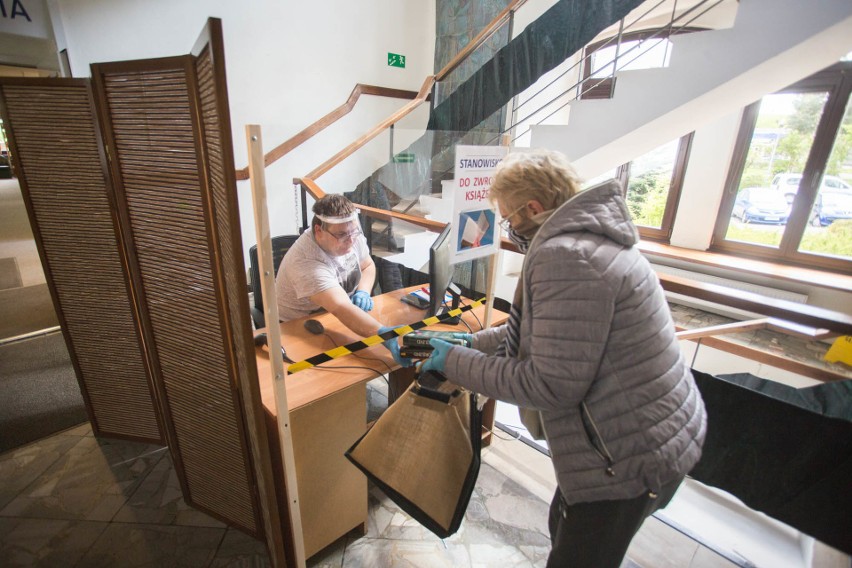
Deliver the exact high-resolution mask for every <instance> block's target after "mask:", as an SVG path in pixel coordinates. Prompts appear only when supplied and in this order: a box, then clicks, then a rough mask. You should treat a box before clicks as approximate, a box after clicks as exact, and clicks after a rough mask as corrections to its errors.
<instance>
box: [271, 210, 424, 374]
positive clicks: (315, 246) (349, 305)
mask: <svg viewBox="0 0 852 568" xmlns="http://www.w3.org/2000/svg"><path fill="white" fill-rule="evenodd" d="M312 211H313V213H314V217H313V220H312V221H311V228H310V230H309V231H305V232H304V233H303V234H302V235H301V236H300V237H299V238H298V239H297V240H296V242H295V243H293V246H292V247H290V250H288V251H287V254H286V255H284V259H283V260H282V261H281V265H280V266H279V268H278V274H277V275H276V278H275V291H276V294H277V296H278V314H279V317H280V318H281V321H289V320H292V319H296V318H300V317H304V316H307V315H310V314H312V313H314V312H318V311H321V310H325V311H327V312H329V313H331V314H333V315H334V316H335V317H336V318H337V319H339V320H340V322H341V323H343V325H345V326H346V327H348V328H349V329H351V330H352V331H353V332H355V333H357V334H358V335H360V336H361V337H368V336H371V335H375V334H377V333H383V332H384V331H387V330H389V329H391V328H390V327H386V326H384V325H382V323H381V322H379V321H378V320H376V319H375V318H374V317H372V316H371V315H370V314H369V312H370V311H371V310H372V309H373V300H372V298H371V297H370V291H371V290H372V288H373V282H374V281H375V279H376V265H375V264H374V263H373V259H372V258H370V251H369V249H368V247H367V239H366V238H365V237H364V235H363V233H362V232H361V225H360V224H359V222H358V211H357V210H356V208H355V206H354V205H353V204H352V202H351V201H349V200H348V199H346V198H345V197H344V196H342V195H337V194H330V195H326V196H324V197H322V198H321V199H319V200H317V202H316V203H314V206H313V209H312ZM385 347H387V348H388V349H389V350H390V351H391V353H392V354H393V357H394V359H395V360H396V361H397V363H399V364H401V365H403V366H406V367H407V366H409V365H410V364H411V362H410V360H408V359H403V358H401V357H400V355H399V343H398V341H397V340H396V339H393V340H388V341H386V342H385Z"/></svg>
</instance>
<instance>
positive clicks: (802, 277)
mask: <svg viewBox="0 0 852 568" xmlns="http://www.w3.org/2000/svg"><path fill="white" fill-rule="evenodd" d="M639 250H641V251H642V252H643V253H645V254H646V255H648V256H652V257H661V258H669V259H673V260H679V261H683V262H692V263H695V264H701V265H704V266H709V267H713V268H720V269H725V270H732V271H735V272H741V273H743V274H750V275H754V276H762V277H767V278H775V279H778V280H784V281H787V282H791V283H795V284H804V285H807V286H818V287H821V288H827V289H830V290H837V291H841V292H852V276H846V275H844V274H836V273H833V272H826V271H822V270H814V269H811V268H800V267H796V266H788V265H785V264H775V263H772V262H766V261H760V260H753V259H748V258H741V257H738V256H733V255H727V254H719V253H713V252H707V251H700V250H693V249H687V248H681V247H675V246H671V245H666V244H662V243H657V242H653V241H645V240H643V241H640V242H639Z"/></svg>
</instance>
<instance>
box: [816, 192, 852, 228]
mask: <svg viewBox="0 0 852 568" xmlns="http://www.w3.org/2000/svg"><path fill="white" fill-rule="evenodd" d="M838 219H852V193H846V192H840V191H820V192H819V195H817V199H816V203H814V211H813V217H812V218H811V224H812V225H814V226H815V227H826V226H828V225H831V224H832V223H834V222H835V221H837V220H838Z"/></svg>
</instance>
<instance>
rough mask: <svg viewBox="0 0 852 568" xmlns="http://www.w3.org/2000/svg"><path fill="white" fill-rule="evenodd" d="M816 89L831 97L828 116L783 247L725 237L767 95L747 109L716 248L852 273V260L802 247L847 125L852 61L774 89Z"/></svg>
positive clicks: (717, 227) (817, 135)
mask: <svg viewBox="0 0 852 568" xmlns="http://www.w3.org/2000/svg"><path fill="white" fill-rule="evenodd" d="M815 92H826V93H827V98H826V102H825V106H824V107H823V112H822V115H821V116H820V120H819V122H818V123H817V127H816V131H815V133H814V140H813V144H812V146H811V149H810V151H809V153H808V157H807V159H806V160H805V166H804V168H803V170H802V180H801V182H800V183H799V188H798V190H797V192H796V197H795V199H794V200H793V204H792V209H791V212H790V217H789V218H788V220H787V224H786V225H785V227H784V233H783V235H782V237H781V242H780V243H779V245H778V247H777V248H776V247H768V246H765V245H759V244H753V243H744V242H739V241H732V240H727V239H726V238H725V235H726V234H727V232H728V226H729V225H730V220H731V214H732V212H733V207H734V201H735V200H736V195H737V191H738V189H739V185H740V180H741V179H742V175H743V172H744V170H745V163H746V158H747V157H748V151H749V149H750V147H751V139H752V136H753V134H754V130H755V127H756V124H757V118H758V114H759V112H760V103H761V100H762V99H761V100H758V101H755V102H754V103H752V104H750V105H749V106H747V107H746V108H745V109H744V111H743V116H742V119H741V121H740V129H739V132H738V134H737V140H736V142H735V144H734V152H733V156H732V158H731V163H730V166H729V169H728V175H727V178H726V180H725V189H724V193H723V194H722V200H721V202H720V204H719V212H718V215H717V217H716V224H715V226H714V229H713V238H712V241H711V244H710V248H709V250H710V251H712V252H719V253H723V254H733V255H737V256H744V257H752V258H756V259H760V260H769V261H773V262H778V263H783V264H793V265H797V266H803V267H808V268H817V269H827V270H831V271H835V272H840V273H844V274H852V260H844V259H840V258H833V257H829V256H824V255H819V254H816V253H812V252H802V251H799V246H800V243H801V240H802V237H803V236H804V234H805V230H806V228H807V226H808V221H809V219H810V213H811V210H812V209H813V206H814V202H815V200H816V198H817V194H818V193H819V189H820V187H819V183H818V182H819V181H820V180H821V179H822V177H823V175H824V173H825V167H826V164H827V163H828V159H829V157H830V155H831V151H832V149H833V147H834V143H835V140H836V138H837V134H838V131H839V129H840V127H841V125H842V121H843V116H844V114H845V112H846V106H847V104H848V101H849V99H850V93H852V62H848V61H847V62H840V63H836V64H834V65H832V66H831V67H828V68H827V69H824V70H822V71H819V72H817V73H815V74H814V75H811V76H810V77H807V78H805V79H802V80H801V81H798V82H796V83H793V84H792V85H790V86H788V87H786V88H784V89H781V90H780V91H776V92H775V93H771V94H784V93H815Z"/></svg>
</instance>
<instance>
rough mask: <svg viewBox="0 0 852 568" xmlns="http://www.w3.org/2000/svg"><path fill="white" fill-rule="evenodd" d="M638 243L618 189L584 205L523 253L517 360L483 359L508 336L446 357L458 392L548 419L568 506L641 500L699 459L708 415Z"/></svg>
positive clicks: (604, 187)
mask: <svg viewBox="0 0 852 568" xmlns="http://www.w3.org/2000/svg"><path fill="white" fill-rule="evenodd" d="M638 239H639V235H638V233H637V231H636V227H635V226H634V225H633V223H632V221H631V220H630V215H629V213H628V211H627V207H626V205H625V203H624V201H623V199H622V198H621V194H620V190H619V187H618V184H617V183H616V182H614V181H611V182H606V183H604V184H601V185H598V186H595V187H593V188H590V189H588V190H586V191H583V192H581V193H579V194H577V195H576V196H574V197H573V198H572V199H571V200H569V201H567V202H566V203H564V204H563V205H562V206H561V207H559V208H558V209H557V210H556V211H555V212H554V213H553V214H552V215H551V216H550V218H549V219H547V221H545V222H544V224H543V225H542V226H541V227H540V228H539V230H538V232H537V233H536V236H535V238H534V239H533V241H532V243H531V245H530V248H529V250H528V251H527V255H526V259H525V261H524V271H523V277H522V285H523V292H524V301H523V310H522V312H521V323H520V326H521V329H520V337H521V344H520V346H519V352H520V353H519V356H518V357H517V358H506V357H495V356H491V355H487V354H486V353H491V352H493V349H494V348H495V347H496V346H497V344H499V342H500V341H502V340H503V337H504V336H505V327H503V326H501V327H498V328H493V329H490V330H485V331H482V332H479V333H477V334H476V335H475V336H474V344H473V345H474V349H466V348H463V347H454V348H453V349H451V350H450V352H449V354H448V355H447V360H446V366H445V369H444V371H445V374H446V375H447V377H449V379H450V380H451V381H453V382H455V383H457V384H459V385H461V386H464V387H466V388H468V389H470V390H472V391H475V392H479V393H482V394H485V395H487V396H489V397H492V398H496V399H499V400H504V401H508V402H512V403H515V404H517V405H519V406H522V407H527V408H533V409H537V410H539V411H541V415H542V418H543V423H544V430H545V434H546V436H547V442H548V444H549V446H550V451H551V454H552V456H553V464H554V468H555V469H556V477H557V481H558V483H559V488H560V489H561V491H562V494H563V496H564V498H565V500H566V501H567V502H568V503H577V502H585V501H598V500H614V499H627V498H632V497H637V496H639V495H640V494H642V493H644V492H646V491H648V490H652V491H653V490H656V489H659V488H660V487H661V486H662V485H664V484H666V483H668V482H670V481H673V480H674V479H676V478H678V477H679V476H680V475H682V474H685V473H687V472H688V471H689V470H690V469H691V468H692V466H693V465H695V463H696V462H697V461H698V459H699V458H700V457H701V446H702V444H703V442H704V434H705V431H706V422H707V418H706V413H705V410H704V403H703V402H702V400H701V396H700V394H699V392H698V388H697V387H696V385H695V382H694V381H693V378H692V374H691V372H690V370H689V367H688V365H687V364H686V362H685V361H684V359H683V357H682V355H681V351H680V347H679V345H678V342H677V341H676V339H675V336H674V332H675V328H674V323H673V321H672V318H671V313H670V312H669V308H668V304H667V303H666V299H665V296H664V294H663V290H662V288H661V287H660V283H659V280H658V279H657V276H656V274H655V273H654V271H653V270H652V269H651V267H650V265H649V264H648V262H647V261H646V260H645V258H644V257H643V256H642V255H641V254H640V252H639V251H638V250H637V248H636V247H634V246H633V245H635V244H636V243H637V241H638Z"/></svg>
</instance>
